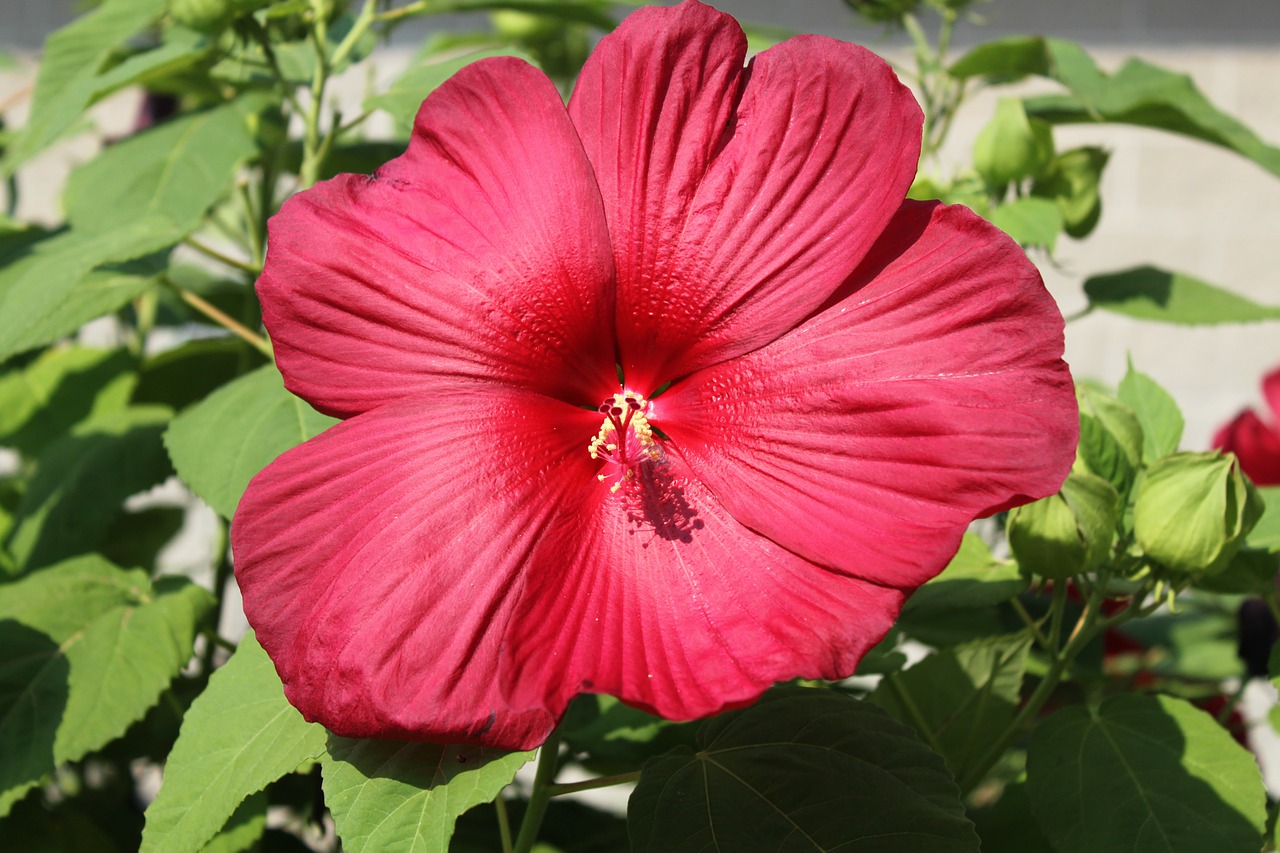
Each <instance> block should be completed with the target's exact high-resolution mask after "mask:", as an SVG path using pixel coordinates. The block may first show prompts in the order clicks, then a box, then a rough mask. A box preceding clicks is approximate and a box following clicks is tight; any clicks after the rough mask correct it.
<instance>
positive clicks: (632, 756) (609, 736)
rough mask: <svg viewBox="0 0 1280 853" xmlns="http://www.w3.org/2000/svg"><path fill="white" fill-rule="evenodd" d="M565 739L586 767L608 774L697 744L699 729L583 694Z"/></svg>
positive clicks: (568, 721)
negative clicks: (681, 747)
mask: <svg viewBox="0 0 1280 853" xmlns="http://www.w3.org/2000/svg"><path fill="white" fill-rule="evenodd" d="M563 725H564V738H565V743H567V744H568V745H569V746H570V748H572V749H573V750H574V752H579V753H586V754H587V756H588V757H587V758H586V759H584V762H585V764H586V766H587V767H588V768H589V769H590V770H591V771H592V772H595V773H600V774H602V775H607V774H611V773H626V772H628V771H630V770H634V769H635V768H637V767H639V766H640V765H641V764H643V763H644V762H645V761H646V760H648V759H650V758H652V757H654V756H655V755H660V754H662V753H664V752H667V751H668V750H671V749H674V748H675V747H677V746H690V747H692V746H693V745H694V740H695V731H696V728H697V726H696V725H695V724H693V723H676V722H672V721H671V720H664V719H662V718H661V717H656V716H654V715H653V714H649V713H646V712H644V711H641V710H639V709H638V708H632V707H631V706H630V705H625V704H623V703H622V702H619V701H618V700H617V699H615V698H613V697H612V696H604V695H583V696H580V697H578V699H577V700H575V702H574V705H573V711H572V712H571V714H570V716H568V717H566V719H565V722H564V724H563Z"/></svg>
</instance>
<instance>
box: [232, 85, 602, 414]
mask: <svg viewBox="0 0 1280 853" xmlns="http://www.w3.org/2000/svg"><path fill="white" fill-rule="evenodd" d="M612 278H613V268H612V258H611V257H610V252H609V246H608V233H607V230H606V226H605V222H604V215H603V208H602V206H601V202H600V198H599V193H598V191H597V189H596V187H595V182H594V178H593V177H592V174H591V167H590V166H589V164H588V163H587V160H586V158H585V156H584V155H583V152H582V147H581V144H580V143H579V141H578V139H577V136H576V133H575V131H574V130H573V127H572V126H571V124H570V122H569V119H568V115H567V113H566V112H565V109H564V107H563V105H562V102H561V100H560V96H559V94H558V92H557V91H556V89H555V87H554V86H553V85H552V84H551V82H550V81H549V80H548V79H547V78H546V77H545V76H543V74H542V73H541V72H540V71H537V70H536V69H534V68H532V67H530V66H528V65H527V64H525V63H523V62H521V61H519V60H515V59H492V60H486V61H483V62H478V63H476V64H474V65H471V66H469V67H467V68H465V69H463V70H462V71H461V72H459V73H458V74H457V75H455V76H454V77H453V78H452V79H450V80H449V81H448V82H446V83H445V84H444V85H443V86H441V87H440V88H439V89H437V90H436V91H435V92H433V93H432V94H431V95H430V96H429V97H428V98H427V100H426V102H425V103H424V104H423V106H422V109H421V110H420V111H419V113H418V118H417V122H416V124H415V126H414V135H413V139H412V140H411V142H410V143H409V149H408V151H406V152H405V154H404V155H403V156H401V157H399V158H397V159H396V160H392V161H391V162H390V163H387V164H386V165H385V166H383V167H382V168H381V169H379V170H378V172H377V174H376V175H375V176H373V177H366V176H357V175H341V176H339V177H337V178H335V179H333V180H332V181H327V182H325V183H323V184H319V185H317V186H316V187H314V188H312V189H310V190H308V191H306V192H303V193H299V194H298V195H295V196H294V197H293V198H291V199H290V200H289V201H287V202H285V205H284V207H283V209H282V210H281V212H280V213H279V214H278V215H277V216H276V217H275V218H274V219H272V220H271V223H270V249H269V251H268V254H267V263H266V269H265V271H264V272H263V275H262V277H261V278H260V279H259V281H258V293H259V295H260V296H261V298H262V302H263V314H264V317H265V320H266V323H267V328H268V329H269V330H270V332H271V338H272V342H273V344H274V346H275V352H276V358H277V360H278V362H279V364H280V368H281V371H282V372H283V373H284V376H285V379H286V384H287V385H288V387H289V389H290V390H292V391H293V392H294V393H296V394H298V395H299V396H301V397H303V398H305V399H307V400H308V401H309V402H311V403H312V404H313V405H314V406H316V408H318V409H320V410H322V411H325V412H328V413H330V414H335V415H339V416H346V415H351V414H355V413H358V412H362V411H367V410H369V409H371V408H374V407H376V406H378V405H380V404H382V403H384V402H386V401H389V400H395V399H398V398H401V397H405V396H409V395H413V394H419V393H424V392H425V391H426V390H427V389H429V388H430V387H431V384H432V383H433V382H434V381H435V380H437V379H438V378H439V377H441V376H471V377H484V378H490V379H498V380H503V381H508V382H511V383H514V384H519V385H521V386H522V387H526V388H530V389H533V390H538V391H542V392H545V393H547V394H551V395H555V396H558V397H561V398H564V399H573V400H574V401H575V402H578V403H581V404H585V405H594V404H596V403H598V402H599V401H600V400H601V399H602V398H603V397H604V396H605V395H607V394H608V393H610V391H611V390H612V388H613V386H614V385H616V376H615V369H614V361H615V356H614V349H615V348H614V342H613V286H612Z"/></svg>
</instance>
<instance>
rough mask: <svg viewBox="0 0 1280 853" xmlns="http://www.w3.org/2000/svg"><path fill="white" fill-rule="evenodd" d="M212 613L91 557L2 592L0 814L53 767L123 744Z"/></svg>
mask: <svg viewBox="0 0 1280 853" xmlns="http://www.w3.org/2000/svg"><path fill="white" fill-rule="evenodd" d="M211 604H212V599H211V597H210V596H209V594H208V593H207V592H206V591H205V590H203V589H201V588H200V587H198V586H195V585H194V584H192V583H190V582H189V581H187V580H186V579H185V578H173V577H170V578H162V579H160V580H158V581H156V582H155V584H154V585H153V584H152V583H151V582H150V581H149V580H148V578H147V575H146V573H145V572H142V571H138V570H132V571H124V570H122V569H118V568H116V567H115V566H113V565H111V564H110V563H108V562H107V561H106V560H104V559H102V558H101V557H97V556H88V557H78V558H76V559H73V560H68V561H66V562H64V563H60V564H58V565H57V566H52V567H50V568H47V569H44V570H42V571H39V572H36V573H35V574H33V575H31V576H29V577H27V578H24V579H23V580H19V581H16V582H13V583H10V584H6V585H0V634H3V640H2V641H0V814H4V813H5V812H7V811H8V809H9V807H10V806H11V805H12V804H13V802H14V801H16V800H17V799H18V798H19V797H20V796H21V795H22V794H23V793H24V792H25V791H26V790H27V789H28V788H30V787H31V786H32V785H34V784H36V782H38V781H39V779H40V777H41V776H42V775H44V774H45V773H47V772H49V771H50V770H52V769H53V767H54V766H55V765H57V764H61V763H63V762H65V761H74V760H76V759H79V758H81V757H83V756H84V755H85V754H87V753H88V752H90V751H91V750H95V749H99V748H101V747H102V746H105V745H106V744H107V743H109V742H110V741H112V740H114V739H115V738H117V737H119V736H121V735H122V734H124V732H125V730H126V729H127V728H128V727H129V725H130V724H132V723H133V722H135V721H136V720H138V719H140V718H141V717H142V716H143V714H145V713H146V711H147V709H149V708H150V707H151V706H152V705H153V704H155V702H156V700H157V699H159V697H160V693H161V691H163V690H164V688H165V687H166V686H167V685H168V684H169V682H170V681H171V680H172V679H173V677H174V676H175V675H177V673H178V670H179V669H181V668H182V666H183V665H184V664H186V662H187V660H188V659H189V658H190V656H191V650H192V642H193V640H194V637H195V632H196V627H197V625H198V624H199V621H200V620H201V618H202V617H203V615H204V613H205V612H206V611H207V610H208V608H209V606H210V605H211Z"/></svg>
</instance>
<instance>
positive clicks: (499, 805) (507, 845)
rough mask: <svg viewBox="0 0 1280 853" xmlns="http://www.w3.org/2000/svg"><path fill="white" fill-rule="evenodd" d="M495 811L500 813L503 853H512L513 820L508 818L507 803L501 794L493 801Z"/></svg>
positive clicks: (499, 829)
mask: <svg viewBox="0 0 1280 853" xmlns="http://www.w3.org/2000/svg"><path fill="white" fill-rule="evenodd" d="M493 810H494V811H496V812H497V813H498V836H499V837H500V838H501V839H502V853H511V818H510V817H508V816H507V801H506V800H504V799H502V794H501V793H499V794H498V796H497V799H495V800H494V801H493Z"/></svg>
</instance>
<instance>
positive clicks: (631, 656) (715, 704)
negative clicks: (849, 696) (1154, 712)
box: [511, 454, 906, 720]
mask: <svg viewBox="0 0 1280 853" xmlns="http://www.w3.org/2000/svg"><path fill="white" fill-rule="evenodd" d="M643 481H644V485H643V486H642V487H638V488H636V489H635V490H634V491H632V492H628V491H626V490H625V489H624V491H622V492H620V493H619V494H617V495H613V494H610V493H609V492H608V491H607V490H605V489H601V490H598V491H597V492H596V493H595V500H594V501H593V502H592V503H591V504H589V505H588V506H587V507H584V509H583V511H582V517H581V523H580V525H579V527H580V529H579V531H578V533H577V535H576V537H575V538H574V539H573V540H568V539H566V540H565V541H564V543H563V545H561V544H559V543H557V544H555V545H551V546H549V548H548V557H549V562H548V563H547V565H545V566H543V567H542V568H541V570H539V571H535V572H531V574H530V576H529V579H528V583H527V585H526V587H525V594H524V600H523V602H522V605H521V608H520V610H519V613H518V615H517V617H516V620H517V622H518V624H519V626H520V629H519V631H518V632H512V634H511V648H512V658H513V659H512V664H511V666H512V671H514V672H518V673H521V677H520V679H519V680H518V681H516V682H515V683H513V685H512V694H511V695H512V698H513V699H518V700H519V701H520V703H521V704H535V703H538V702H543V703H545V704H546V705H547V706H549V707H563V705H564V704H565V703H566V702H567V701H568V700H569V698H571V697H572V696H573V694H575V693H577V692H603V693H609V694H612V695H614V696H618V697H619V698H621V699H622V700H623V701H625V702H627V703H628V704H631V705H634V706H637V707H640V708H644V709H646V710H649V711H651V712H653V713H657V714H659V715H661V716H663V717H666V718H668V719H677V720H682V719H691V718H694V717H700V716H704V715H707V714H713V713H716V712H717V711H721V710H724V709H726V708H732V707H736V706H740V705H743V704H745V703H748V702H750V701H752V700H754V699H755V698H756V697H758V696H759V695H760V694H761V693H762V692H763V691H765V690H766V689H768V688H769V687H770V686H772V685H773V684H774V683H775V682H778V681H783V680H788V679H792V678H797V677H804V678H841V677H844V676H847V675H850V674H851V673H852V672H853V670H854V668H855V667H856V665H857V663H858V661H859V660H860V659H861V657H862V656H863V654H865V653H866V651H867V650H868V649H870V648H871V647H872V646H873V645H875V644H876V643H877V642H879V641H880V639H881V638H882V637H883V636H884V634H885V632H887V631H888V630H889V628H890V627H891V626H892V624H893V620H894V618H895V617H896V615H897V613H898V611H899V609H900V608H901V606H902V602H903V600H904V599H905V597H906V595H905V593H904V592H903V591H902V590H900V589H895V588H893V587H888V586H881V585H877V584H874V583H868V582H866V581H864V580H861V579H859V578H854V577H850V576H847V575H843V574H839V573H836V572H832V571H829V570H827V569H823V568H821V567H818V566H815V565H813V564H812V563H809V562H807V561H805V560H802V559H800V558H798V557H796V556H795V555H794V554H792V553H789V552H788V551H786V550H784V549H783V548H781V547H779V546H778V545H777V544H775V543H774V542H771V541H769V540H768V539H766V538H764V537H763V536H760V535H758V534H756V533H754V532H752V531H750V530H748V529H747V528H746V527H744V526H743V525H741V524H740V523H738V522H737V521H736V520H735V519H734V518H733V516H732V515H730V513H729V512H727V511H726V509H725V507H724V506H723V505H722V504H721V503H720V501H718V500H717V499H716V498H715V497H714V496H713V495H712V494H711V493H710V492H709V491H708V490H707V489H706V487H705V486H703V485H702V484H701V483H700V482H698V480H697V479H696V478H694V477H692V476H691V475H690V473H689V470H688V467H687V466H686V465H685V463H684V461H683V460H682V459H680V458H679V456H678V455H675V454H669V455H668V456H667V457H666V459H665V461H664V462H663V463H661V464H660V465H658V466H656V467H655V468H654V469H653V470H651V471H650V472H649V474H648V475H647V476H645V477H644V478H643ZM552 555H554V557H552Z"/></svg>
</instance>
